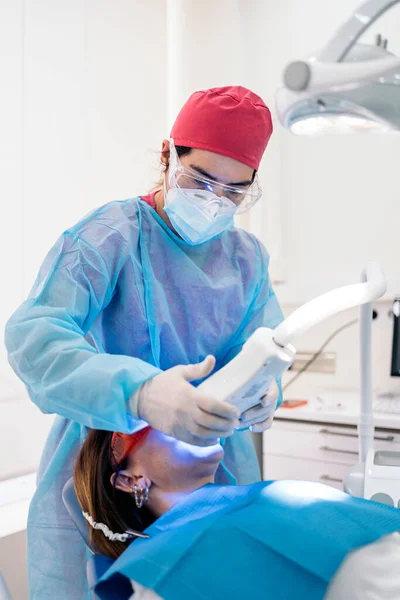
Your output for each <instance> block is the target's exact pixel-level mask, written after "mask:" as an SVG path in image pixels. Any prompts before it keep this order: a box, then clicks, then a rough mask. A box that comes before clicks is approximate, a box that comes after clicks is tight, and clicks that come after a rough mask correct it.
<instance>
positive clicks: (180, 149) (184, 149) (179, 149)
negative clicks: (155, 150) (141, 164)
mask: <svg viewBox="0 0 400 600" xmlns="http://www.w3.org/2000/svg"><path fill="white" fill-rule="evenodd" d="M175 150H176V153H177V155H178V158H181V157H182V156H185V155H186V154H190V153H191V151H192V150H193V148H189V147H188V146H175ZM169 155H170V151H169V150H164V151H162V152H161V156H164V158H166V159H167V162H166V163H163V162H162V161H160V165H161V169H162V173H164V172H165V171H166V170H167V169H168V167H169ZM163 183H164V176H162V177H160V179H159V180H158V181H157V183H156V184H155V185H154V186H153V187H152V188H151V190H150V192H153V191H154V190H156V189H158V188H160V187H162V186H163Z"/></svg>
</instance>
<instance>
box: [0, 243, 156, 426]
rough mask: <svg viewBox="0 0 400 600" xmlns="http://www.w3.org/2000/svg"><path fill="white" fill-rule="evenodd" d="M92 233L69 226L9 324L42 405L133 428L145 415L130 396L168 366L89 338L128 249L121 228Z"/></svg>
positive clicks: (12, 350) (16, 356) (9, 339)
mask: <svg viewBox="0 0 400 600" xmlns="http://www.w3.org/2000/svg"><path fill="white" fill-rule="evenodd" d="M115 236H117V239H116V237H115ZM90 241H91V240H90V239H89V236H88V235H86V236H85V233H84V234H83V235H82V236H79V235H77V233H76V232H75V233H74V232H73V231H67V232H65V233H64V234H63V235H62V236H61V238H60V239H59V240H58V242H57V243H56V244H55V246H54V247H53V248H52V250H51V251H50V252H49V254H48V256H47V257H46V259H45V261H44V263H43V265H42V268H41V270H40V272H39V275H38V278H37V280H36V282H35V285H34V287H33V289H32V291H31V293H30V296H29V298H28V300H27V301H26V302H24V303H23V304H22V305H21V306H20V307H19V308H18V309H17V311H16V312H15V313H14V315H13V316H12V317H11V319H10V320H9V321H8V323H7V325H6V332H5V342H6V347H7V350H8V354H9V362H10V364H11V366H12V368H13V369H14V371H15V372H16V374H17V375H18V376H19V377H20V379H22V381H23V382H24V383H25V385H26V387H27V389H28V392H29V395H30V397H31V399H32V400H33V402H35V404H37V406H38V407H39V408H40V409H41V410H42V412H44V413H57V414H59V415H61V416H63V417H66V418H68V419H72V420H73V421H77V422H79V423H81V424H82V425H86V426H87V427H90V428H95V429H106V430H112V431H114V430H116V431H121V432H126V433H130V432H132V431H134V430H135V428H136V427H137V425H138V424H139V423H140V421H137V420H135V419H133V417H132V416H131V415H130V413H129V409H128V400H129V397H130V396H131V394H132V393H133V392H135V391H136V389H137V388H138V387H139V386H140V385H141V384H142V383H144V382H145V381H146V380H147V379H149V378H151V377H154V376H155V375H157V374H158V373H160V370H159V369H157V368H156V367H154V366H152V365H150V364H148V363H146V362H144V361H142V360H140V359H138V358H133V357H129V356H121V355H111V354H106V353H101V352H99V351H98V350H96V349H95V348H94V346H92V345H91V344H90V343H89V341H88V340H87V339H86V338H85V336H86V334H87V333H88V331H89V329H90V327H91V325H92V324H93V322H94V320H95V319H96V317H97V316H98V315H99V314H100V313H101V311H102V310H103V309H104V308H105V307H106V306H107V304H108V303H109V302H110V300H111V298H112V296H113V293H114V289H115V286H116V282H117V279H118V274H119V272H120V270H121V268H122V266H123V264H124V262H125V261H126V260H127V256H128V250H127V244H126V242H125V240H123V239H122V236H119V234H118V232H114V233H113V234H104V235H103V237H102V239H101V240H99V241H98V244H97V245H96V244H92V243H90Z"/></svg>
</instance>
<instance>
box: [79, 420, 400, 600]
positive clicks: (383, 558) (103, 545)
mask: <svg viewBox="0 0 400 600" xmlns="http://www.w3.org/2000/svg"><path fill="white" fill-rule="evenodd" d="M222 458H223V448H222V447H221V446H220V445H219V444H217V445H215V446H210V447H205V448H200V447H197V446H190V445H188V444H186V443H184V442H179V441H177V440H175V439H174V438H171V437H168V436H166V435H164V434H162V433H160V432H159V431H157V430H154V429H152V428H151V427H146V428H145V429H142V430H141V431H140V432H138V433H135V434H132V435H127V434H112V433H110V432H105V431H95V430H92V431H90V432H89V434H88V436H87V439H86V441H85V443H84V444H83V446H82V449H81V452H80V454H79V457H78V460H77V464H76V468H75V474H74V485H75V491H76V494H77V497H78V500H79V503H80V506H81V508H82V511H83V514H84V516H85V518H86V520H87V524H88V528H89V533H90V546H91V548H92V550H94V552H95V553H97V554H102V555H103V556H107V557H109V558H110V559H116V560H114V562H113V563H112V565H111V566H110V568H109V569H108V570H107V572H106V573H105V575H104V576H103V577H102V579H101V581H100V583H98V584H97V586H96V593H97V595H98V598H101V599H104V600H105V599H108V598H112V599H115V600H118V599H122V598H130V597H131V596H132V597H133V598H134V600H139V598H141V599H142V600H145V599H146V600H147V599H148V600H151V599H159V598H162V599H164V600H192V599H193V600H200V599H204V600H221V599H223V598H229V599H230V600H235V599H240V600H243V598H248V599H249V600H250V599H251V600H258V599H260V600H261V599H262V600H267V599H268V600H291V599H293V600H303V599H304V600H322V599H325V600H361V599H363V600H366V599H371V600H383V599H386V598H390V599H391V600H395V599H399V600H400V535H399V533H396V532H398V531H400V510H398V509H395V508H390V507H387V506H384V505H381V504H378V503H375V502H370V501H366V500H361V499H356V498H352V497H350V496H348V495H346V494H344V493H342V492H339V491H337V490H334V489H332V488H329V487H327V486H324V485H321V484H318V483H312V482H300V481H268V482H260V483H256V484H253V485H249V486H234V485H231V486H224V485H217V484H215V483H214V475H215V472H216V470H217V468H218V465H219V463H220V461H221V460H222ZM110 564H111V561H110Z"/></svg>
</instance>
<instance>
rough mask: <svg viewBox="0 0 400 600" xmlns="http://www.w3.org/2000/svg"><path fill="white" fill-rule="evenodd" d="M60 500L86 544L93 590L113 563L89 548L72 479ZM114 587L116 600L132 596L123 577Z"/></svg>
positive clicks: (92, 593) (129, 585)
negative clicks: (116, 591)
mask: <svg viewBox="0 0 400 600" xmlns="http://www.w3.org/2000/svg"><path fill="white" fill-rule="evenodd" d="M62 499H63V502H64V505H65V508H66V509H67V511H68V512H69V515H70V517H71V519H72V520H73V522H74V523H75V526H76V528H77V530H78V531H79V533H80V534H81V536H82V539H83V541H84V542H85V544H86V547H87V548H88V550H89V552H90V553H91V556H90V558H89V560H88V562H87V566H86V573H87V579H88V582H89V586H90V588H91V589H93V587H94V586H95V584H96V583H97V582H98V581H99V579H100V578H101V576H102V575H103V574H104V573H105V572H106V571H107V569H108V568H109V567H110V566H111V565H112V564H113V562H114V561H113V560H112V559H111V558H108V557H107V556H102V555H100V554H95V553H94V551H93V549H92V548H91V547H90V544H89V533H88V528H87V525H86V520H85V517H84V516H83V514H82V509H81V507H80V506H79V502H78V499H77V497H76V494H75V489H74V482H73V479H72V478H71V479H69V480H68V481H67V483H66V484H65V486H64V489H63V491H62ZM115 586H118V594H119V595H118V598H126V599H127V600H128V599H129V598H131V597H132V595H133V594H134V590H133V587H132V585H131V583H130V582H129V581H128V580H127V579H126V578H125V577H121V579H120V580H119V579H116V580H115ZM91 598H92V600H99V597H98V596H97V594H96V593H95V592H93V591H92V592H91ZM0 600H2V599H1V598H0Z"/></svg>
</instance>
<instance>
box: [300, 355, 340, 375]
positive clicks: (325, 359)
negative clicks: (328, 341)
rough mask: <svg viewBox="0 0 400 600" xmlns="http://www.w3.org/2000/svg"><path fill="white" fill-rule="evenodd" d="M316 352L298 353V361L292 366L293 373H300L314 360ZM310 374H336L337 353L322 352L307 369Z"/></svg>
mask: <svg viewBox="0 0 400 600" xmlns="http://www.w3.org/2000/svg"><path fill="white" fill-rule="evenodd" d="M314 354H315V352H308V351H298V352H297V353H296V359H295V361H294V363H293V365H292V366H291V368H290V370H291V371H300V370H301V369H303V368H304V367H305V365H306V364H307V363H308V362H309V361H310V360H311V359H312V357H313V356H314ZM307 372H308V373H327V374H334V373H336V352H321V354H320V355H319V356H318V357H317V358H316V359H315V360H314V361H313V362H312V363H311V364H310V366H309V367H307Z"/></svg>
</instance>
